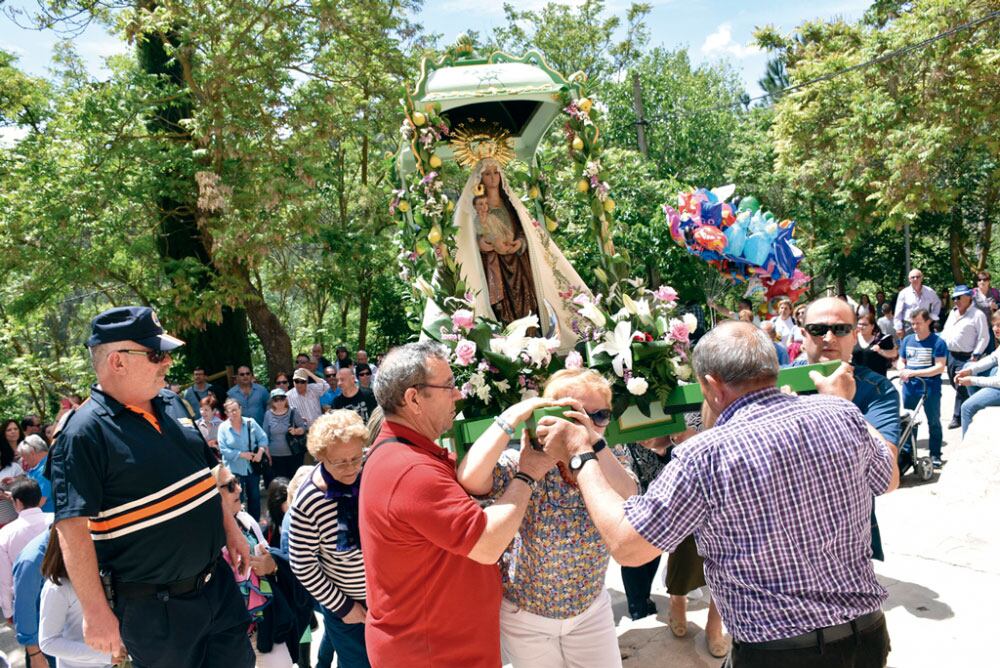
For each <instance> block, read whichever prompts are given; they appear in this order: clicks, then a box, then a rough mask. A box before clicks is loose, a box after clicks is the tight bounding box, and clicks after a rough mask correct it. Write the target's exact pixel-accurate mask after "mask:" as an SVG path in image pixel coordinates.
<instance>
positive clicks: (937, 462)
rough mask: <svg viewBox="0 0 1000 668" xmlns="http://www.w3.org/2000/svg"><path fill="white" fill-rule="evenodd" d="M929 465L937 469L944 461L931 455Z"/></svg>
mask: <svg viewBox="0 0 1000 668" xmlns="http://www.w3.org/2000/svg"><path fill="white" fill-rule="evenodd" d="M931 465H932V466H933V467H934V468H936V469H939V468H941V467H942V466H944V462H942V461H941V458H940V457H931Z"/></svg>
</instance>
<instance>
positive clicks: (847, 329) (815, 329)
mask: <svg viewBox="0 0 1000 668" xmlns="http://www.w3.org/2000/svg"><path fill="white" fill-rule="evenodd" d="M802 328H803V329H804V330H806V331H807V332H809V335H810V336H826V333H827V332H833V334H834V336H837V337H841V336H847V335H848V334H850V333H851V332H852V331H853V330H854V325H849V324H847V323H846V322H838V323H837V324H836V325H823V324H819V323H811V324H808V325H803V326H802Z"/></svg>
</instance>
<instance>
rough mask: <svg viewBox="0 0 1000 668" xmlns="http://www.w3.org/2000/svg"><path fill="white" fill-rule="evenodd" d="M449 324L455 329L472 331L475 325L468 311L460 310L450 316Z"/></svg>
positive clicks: (470, 312)
mask: <svg viewBox="0 0 1000 668" xmlns="http://www.w3.org/2000/svg"><path fill="white" fill-rule="evenodd" d="M451 324H452V325H454V326H455V328H456V329H472V325H474V324H475V317H474V316H473V315H472V311H470V310H469V309H464V308H460V309H458V310H457V311H455V312H454V313H452V314H451Z"/></svg>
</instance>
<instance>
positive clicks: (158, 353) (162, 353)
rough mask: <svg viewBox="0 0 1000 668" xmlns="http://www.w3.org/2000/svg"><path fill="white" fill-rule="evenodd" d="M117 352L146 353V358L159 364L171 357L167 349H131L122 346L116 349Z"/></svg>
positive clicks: (128, 353) (127, 353)
mask: <svg viewBox="0 0 1000 668" xmlns="http://www.w3.org/2000/svg"><path fill="white" fill-rule="evenodd" d="M115 352H116V353H125V354H126V355H145V356H146V359H148V360H149V361H150V363H151V364H159V363H160V362H162V361H163V360H165V359H167V358H168V357H170V353H169V352H167V351H166V350H130V349H128V348H122V349H121V350H116V351H115Z"/></svg>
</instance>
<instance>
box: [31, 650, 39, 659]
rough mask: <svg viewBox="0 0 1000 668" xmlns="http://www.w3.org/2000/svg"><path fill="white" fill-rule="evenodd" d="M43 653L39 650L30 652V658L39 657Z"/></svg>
mask: <svg viewBox="0 0 1000 668" xmlns="http://www.w3.org/2000/svg"><path fill="white" fill-rule="evenodd" d="M41 653H42V650H38V651H37V652H28V658H31V657H33V656H38V655H39V654H41Z"/></svg>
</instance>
